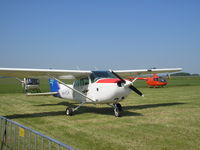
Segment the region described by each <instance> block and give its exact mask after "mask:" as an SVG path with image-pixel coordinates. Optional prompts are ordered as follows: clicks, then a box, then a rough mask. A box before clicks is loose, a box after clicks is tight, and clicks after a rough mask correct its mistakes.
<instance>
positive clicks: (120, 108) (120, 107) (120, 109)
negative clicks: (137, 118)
mask: <svg viewBox="0 0 200 150" xmlns="http://www.w3.org/2000/svg"><path fill="white" fill-rule="evenodd" d="M116 107H117V108H118V109H119V111H123V110H122V105H121V104H120V103H117V104H116Z"/></svg>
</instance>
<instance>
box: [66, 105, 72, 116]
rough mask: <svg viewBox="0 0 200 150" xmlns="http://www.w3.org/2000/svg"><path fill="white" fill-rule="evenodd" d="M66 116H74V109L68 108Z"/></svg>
mask: <svg viewBox="0 0 200 150" xmlns="http://www.w3.org/2000/svg"><path fill="white" fill-rule="evenodd" d="M65 114H66V115H68V116H72V114H73V110H72V108H70V107H67V108H66V111H65Z"/></svg>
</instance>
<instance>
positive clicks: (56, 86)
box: [49, 78, 60, 97]
mask: <svg viewBox="0 0 200 150" xmlns="http://www.w3.org/2000/svg"><path fill="white" fill-rule="evenodd" d="M49 86H50V91H51V92H58V91H59V89H60V87H59V84H58V81H57V80H55V79H51V78H49ZM54 96H56V97H59V96H60V95H59V94H55V95H54Z"/></svg>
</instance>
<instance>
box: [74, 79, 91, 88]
mask: <svg viewBox="0 0 200 150" xmlns="http://www.w3.org/2000/svg"><path fill="white" fill-rule="evenodd" d="M88 84H89V79H88V78H82V79H80V80H76V81H75V82H74V86H75V87H78V86H85V85H88Z"/></svg>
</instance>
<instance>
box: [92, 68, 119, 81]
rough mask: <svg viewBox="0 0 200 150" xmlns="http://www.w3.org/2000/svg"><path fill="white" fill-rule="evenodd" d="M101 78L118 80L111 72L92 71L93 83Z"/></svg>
mask: <svg viewBox="0 0 200 150" xmlns="http://www.w3.org/2000/svg"><path fill="white" fill-rule="evenodd" d="M101 78H116V77H115V75H114V74H112V73H111V72H110V71H92V74H91V75H90V79H91V82H92V83H93V82H95V81H97V80H99V79H101Z"/></svg>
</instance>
